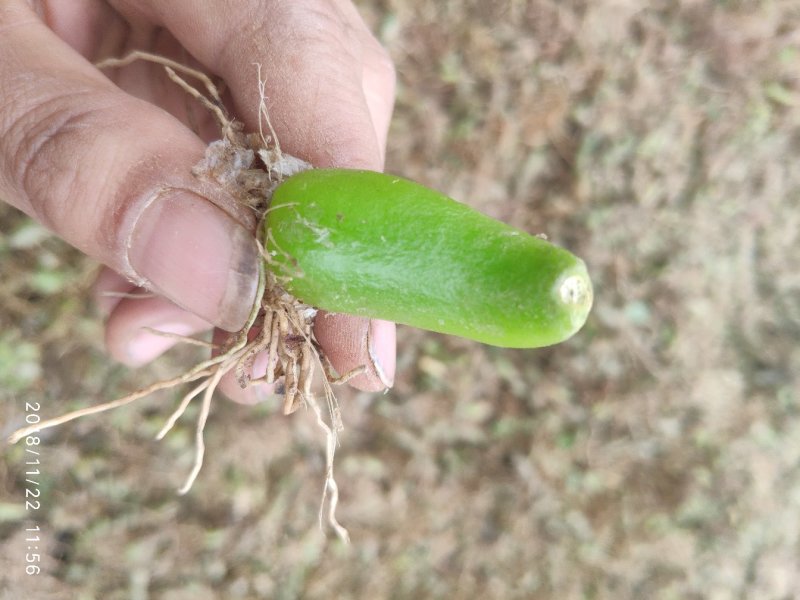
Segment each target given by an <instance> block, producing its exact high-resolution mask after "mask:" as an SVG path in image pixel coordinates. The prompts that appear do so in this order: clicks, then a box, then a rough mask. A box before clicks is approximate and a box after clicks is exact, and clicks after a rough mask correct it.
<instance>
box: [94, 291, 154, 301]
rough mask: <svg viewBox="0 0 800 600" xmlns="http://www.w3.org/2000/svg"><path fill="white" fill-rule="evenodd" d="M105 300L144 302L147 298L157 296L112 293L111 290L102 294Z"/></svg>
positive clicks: (146, 293)
mask: <svg viewBox="0 0 800 600" xmlns="http://www.w3.org/2000/svg"><path fill="white" fill-rule="evenodd" d="M100 295H101V296H103V297H104V298H122V299H130V300H144V299H146V298H155V297H156V295H155V294H153V293H152V292H137V293H133V292H112V291H111V290H109V291H107V292H103V293H102V294H100Z"/></svg>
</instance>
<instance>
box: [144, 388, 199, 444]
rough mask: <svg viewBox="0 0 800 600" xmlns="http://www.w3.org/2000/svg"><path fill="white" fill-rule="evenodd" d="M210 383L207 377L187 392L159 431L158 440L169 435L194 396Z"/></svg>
mask: <svg viewBox="0 0 800 600" xmlns="http://www.w3.org/2000/svg"><path fill="white" fill-rule="evenodd" d="M209 383H211V382H210V380H208V379H206V380H205V381H203V382H202V383H201V384H200V385H198V386H196V387H195V388H193V389H192V390H191V391H190V392H189V393H188V394H186V395H185V396H184V397H183V400H181V403H180V404H179V405H178V408H176V409H175V410H174V411H173V412H172V414H171V415H170V416H169V419H167V422H166V423H164V426H163V427H162V428H161V431H159V432H158V433H157V434H156V440H159V441H160V440H162V439H164V436H165V435H167V433H169V432H170V431H171V430H172V428H173V427H174V426H175V423H177V421H178V419H180V418H181V416H183V413H185V412H186V409H187V408H188V407H189V403H190V402H191V401H192V400H194V398H195V397H196V396H197V395H198V394H199V393H200V392H202V391H203V390H204V389H206V388H207V387H208V385H209Z"/></svg>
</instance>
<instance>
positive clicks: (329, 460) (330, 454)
mask: <svg viewBox="0 0 800 600" xmlns="http://www.w3.org/2000/svg"><path fill="white" fill-rule="evenodd" d="M306 403H307V404H308V405H309V406H310V407H311V410H313V411H314V415H315V416H316V417H317V426H319V428H320V429H322V431H323V432H324V433H325V484H324V485H323V487H322V499H321V500H320V505H319V527H320V529H322V530H323V531H324V526H323V519H324V517H325V505H326V501H327V506H328V511H327V513H328V514H327V517H328V518H327V521H328V525H330V526H331V528H332V529H333V530H334V531H335V532H336V535H337V536H338V537H339V539H340V540H342V541H343V542H344V543H345V544H349V543H350V534H349V533H348V532H347V529H345V528H344V527H343V526H342V524H341V523H339V521H338V520H337V518H336V507H337V506H338V504H339V486H338V484H337V483H336V478H335V477H334V476H333V459H334V456H335V454H336V446H337V442H338V436H337V435H336V432H335V431H334V430H333V429H331V427H330V426H328V424H327V423H326V422H325V419H324V418H323V417H322V409H321V408H320V407H319V404H318V403H317V401H316V400H315V399H314V397H313V395H312V396H309V397H308V398H306ZM328 494H330V498H328Z"/></svg>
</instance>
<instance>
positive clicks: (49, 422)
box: [8, 363, 212, 444]
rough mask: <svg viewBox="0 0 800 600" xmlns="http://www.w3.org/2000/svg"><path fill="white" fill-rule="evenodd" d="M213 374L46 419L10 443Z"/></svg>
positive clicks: (163, 383)
mask: <svg viewBox="0 0 800 600" xmlns="http://www.w3.org/2000/svg"><path fill="white" fill-rule="evenodd" d="M204 364H205V363H204ZM211 372H212V371H211V370H209V369H202V370H193V371H191V372H190V373H188V374H185V375H181V376H180V377H175V378H173V379H167V380H165V381H159V382H158V383H154V384H153V385H151V386H149V387H146V388H144V389H142V390H138V391H136V392H134V393H132V394H128V395H127V396H124V397H122V398H119V399H117V400H113V401H111V402H104V403H103V404H98V405H96V406H87V407H86V408H81V409H78V410H74V411H72V412H68V413H67V414H65V415H61V416H60V417H53V418H52V419H46V420H44V421H40V422H39V423H37V424H36V425H30V426H28V427H22V428H20V429H17V430H16V431H15V432H14V433H12V434H11V435H10V436H8V443H9V444H16V443H17V442H18V441H20V440H21V439H22V438H24V437H25V436H27V435H30V434H31V433H33V432H35V431H41V430H42V429H50V428H51V427H56V426H58V425H63V424H64V423H69V422H70V421H74V420H75V419H79V418H81V417H86V416H89V415H95V414H97V413H101V412H105V411H107V410H113V409H115V408H119V407H121V406H125V405H126V404H131V403H132V402H135V401H136V400H139V399H140V398H144V397H145V396H149V395H150V394H152V393H154V392H157V391H159V390H164V389H167V388H171V387H174V386H176V385H179V384H181V383H186V382H188V381H194V380H195V379H199V378H200V377H205V376H206V375H210V374H211Z"/></svg>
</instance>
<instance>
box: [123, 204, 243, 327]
mask: <svg viewBox="0 0 800 600" xmlns="http://www.w3.org/2000/svg"><path fill="white" fill-rule="evenodd" d="M128 260H129V262H130V265H131V267H132V268H133V269H134V271H135V272H136V274H137V275H139V276H140V277H141V278H142V279H144V280H145V281H146V283H147V285H148V287H150V288H152V289H153V290H154V291H156V292H158V293H160V294H162V295H163V296H165V297H167V298H169V299H170V300H172V301H173V302H175V303H176V304H177V305H179V306H181V307H183V308H185V309H186V310H188V311H190V312H192V313H194V314H196V315H198V316H199V317H201V318H203V319H205V320H207V321H209V322H211V323H213V324H214V325H216V326H218V327H220V328H222V329H225V330H227V331H237V330H239V329H241V328H242V327H243V326H244V324H245V322H246V321H247V317H248V316H249V314H250V311H251V308H252V306H253V303H254V302H255V301H256V298H255V295H256V287H257V284H258V260H259V256H258V248H257V246H256V243H255V239H254V238H253V235H252V234H251V233H250V232H249V231H247V230H246V229H245V228H244V227H242V226H241V225H240V224H239V223H237V222H236V221H235V220H234V219H232V218H231V217H230V216H229V215H228V214H226V213H225V212H224V211H223V210H221V209H219V208H217V207H216V206H214V205H213V204H212V203H211V202H209V201H208V200H206V199H205V198H202V197H201V196H198V195H196V194H193V193H191V192H187V191H183V190H180V191H178V190H173V191H171V192H168V193H164V194H162V195H159V196H158V197H156V198H155V199H154V200H152V201H151V202H150V204H149V205H148V206H147V207H146V208H145V210H144V212H143V214H142V215H141V216H140V217H139V220H138V221H137V222H136V226H135V228H134V231H133V234H132V235H131V238H130V241H129V244H128Z"/></svg>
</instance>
